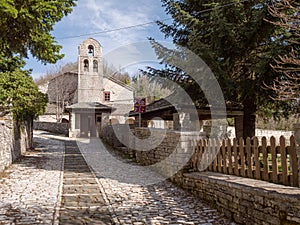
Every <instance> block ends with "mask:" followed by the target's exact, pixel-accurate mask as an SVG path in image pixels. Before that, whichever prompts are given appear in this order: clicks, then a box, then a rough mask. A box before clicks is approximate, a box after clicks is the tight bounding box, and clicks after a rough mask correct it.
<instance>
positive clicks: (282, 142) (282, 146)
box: [279, 136, 289, 185]
mask: <svg viewBox="0 0 300 225" xmlns="http://www.w3.org/2000/svg"><path fill="white" fill-rule="evenodd" d="M279 140H280V141H279V144H280V155H281V167H282V183H283V184H284V185H288V183H289V180H288V168H287V157H286V155H287V154H286V153H287V152H286V147H285V138H284V137H283V136H280V139H279Z"/></svg>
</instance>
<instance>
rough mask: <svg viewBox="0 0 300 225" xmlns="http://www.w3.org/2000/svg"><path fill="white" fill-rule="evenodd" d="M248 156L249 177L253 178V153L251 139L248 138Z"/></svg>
mask: <svg viewBox="0 0 300 225" xmlns="http://www.w3.org/2000/svg"><path fill="white" fill-rule="evenodd" d="M246 154H247V176H248V177H249V178H253V175H252V160H251V159H252V152H251V139H250V137H247V139H246Z"/></svg>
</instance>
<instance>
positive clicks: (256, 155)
mask: <svg viewBox="0 0 300 225" xmlns="http://www.w3.org/2000/svg"><path fill="white" fill-rule="evenodd" d="M253 152H254V163H255V179H258V180H260V179H261V176H260V160H259V149H258V139H257V137H254V138H253Z"/></svg>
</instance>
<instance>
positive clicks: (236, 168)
mask: <svg viewBox="0 0 300 225" xmlns="http://www.w3.org/2000/svg"><path fill="white" fill-rule="evenodd" d="M233 154H234V175H236V176H239V175H240V174H239V157H238V152H237V139H235V138H234V139H233Z"/></svg>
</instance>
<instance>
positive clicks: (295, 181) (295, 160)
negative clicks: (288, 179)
mask: <svg viewBox="0 0 300 225" xmlns="http://www.w3.org/2000/svg"><path fill="white" fill-rule="evenodd" d="M290 145H291V148H290V150H291V152H290V154H291V161H292V162H291V166H292V173H293V177H292V183H293V186H294V187H299V169H298V158H297V152H296V151H297V149H296V141H295V137H294V136H291V138H290Z"/></svg>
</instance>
